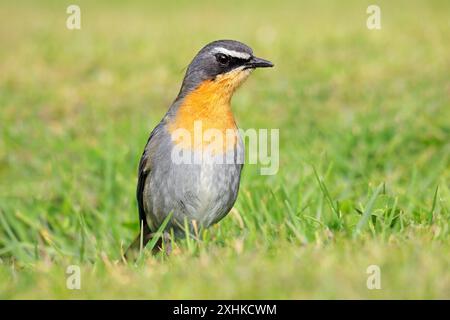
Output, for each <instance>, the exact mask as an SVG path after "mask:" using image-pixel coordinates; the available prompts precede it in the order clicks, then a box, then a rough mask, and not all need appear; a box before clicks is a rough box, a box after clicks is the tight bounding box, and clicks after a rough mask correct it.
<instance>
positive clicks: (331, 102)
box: [0, 0, 450, 299]
mask: <svg viewBox="0 0 450 320" xmlns="http://www.w3.org/2000/svg"><path fill="white" fill-rule="evenodd" d="M155 2H156V1H155ZM72 3H74V2H73V1H39V2H37V1H3V2H1V3H0V43H1V45H0V47H1V48H0V298H2V299H18V298H39V299H47V298H66V299H79V298H82V299H84V298H100V299H102V298H137V299H165V298H193V299H195V298H207V299H209V298H249V299H253V298H254V299H263V298H266V299H301V298H357V299H359V298H376V299H378V298H407V299H412V298H427V299H428V298H446V299H449V298H450V272H449V270H450V241H449V240H450V77H449V74H450V59H449V57H450V24H449V16H448V13H449V12H450V2H449V1H425V0H424V1H395V2H394V1H377V4H378V5H379V6H380V8H381V23H382V24H381V26H382V28H381V30H369V29H368V28H367V27H366V19H367V17H368V14H367V13H366V8H367V6H368V5H369V4H373V2H369V1H344V2H339V4H338V3H335V4H333V3H332V2H327V1H314V2H311V3H310V2H306V1H294V0H292V1H283V2H282V3H281V2H275V1H273V2H270V1H256V0H255V1H249V2H245V3H242V2H241V1H237V0H229V1H226V2H220V3H219V2H218V3H215V4H213V3H211V2H209V1H199V2H193V1H187V0H186V1H181V2H178V1H177V2H176V3H175V2H174V3H172V4H169V3H164V2H163V1H161V3H156V4H154V3H150V2H144V1H131V2H127V3H126V4H125V3H122V2H119V1H100V2H96V3H95V4H94V3H93V2H92V1H76V3H77V4H78V5H79V6H80V8H81V30H68V29H67V28H66V19H67V17H68V14H67V13H66V8H67V6H68V5H70V4H72ZM223 38H225V39H227V38H228V39H236V40H240V41H243V42H245V43H247V44H249V45H250V46H252V47H253V49H254V51H255V53H256V54H257V55H258V56H261V57H264V58H267V59H270V60H271V61H273V62H274V63H275V65H276V66H275V68H273V69H267V70H257V71H256V72H254V73H253V75H252V76H251V78H250V79H249V80H248V81H247V83H246V84H245V85H244V86H243V87H242V88H241V89H240V90H239V91H238V92H237V93H236V95H235V96H234V98H233V109H234V113H235V117H236V120H237V123H238V125H239V126H240V127H241V128H243V129H248V128H256V129H259V128H267V129H271V128H275V129H279V130H280V150H279V156H280V166H279V171H278V173H277V174H275V175H271V176H264V175H260V171H259V169H260V167H261V165H251V164H248V165H246V166H245V168H244V171H243V177H242V180H241V189H240V193H239V197H238V200H237V202H236V204H235V207H234V208H233V210H232V211H231V213H230V214H229V215H228V216H227V217H226V218H225V219H223V220H222V221H221V222H220V223H219V224H217V225H215V226H214V227H212V228H210V229H209V230H207V231H206V232H205V233H203V234H201V235H200V237H199V239H197V240H194V239H184V240H179V241H177V242H176V244H175V247H174V250H173V253H172V254H171V255H170V256H166V255H164V254H160V255H157V256H152V255H151V254H150V253H149V251H148V250H147V251H146V252H145V253H144V255H143V256H141V258H140V259H139V260H138V261H137V263H136V264H128V265H125V264H123V263H121V261H120V257H121V253H122V252H123V250H124V249H125V248H126V246H127V245H128V244H129V243H130V242H131V241H132V239H133V238H134V236H135V235H136V234H137V232H138V213H137V204H136V200H135V186H136V179H137V166H138V161H139V158H140V155H141V153H142V150H143V147H144V145H145V142H146V141H147V138H148V135H149V133H150V132H151V130H152V129H153V127H154V126H155V125H156V124H157V123H158V122H159V120H160V119H161V118H162V116H163V115H164V113H165V112H166V110H167V108H168V107H169V105H170V104H171V102H172V101H173V99H174V98H175V96H176V95H177V93H178V90H179V87H180V83H181V80H182V78H183V74H184V71H185V67H186V66H187V65H188V63H189V62H190V60H191V59H192V57H193V56H194V55H195V53H196V52H197V51H198V50H199V49H200V48H201V47H202V46H203V45H205V44H206V43H208V42H210V41H212V40H215V39H223ZM69 265H77V266H79V267H80V270H81V289H80V290H70V289H68V288H67V286H66V280H67V277H68V275H67V274H66V268H67V267H68V266H69ZM371 265H375V266H378V267H379V270H380V279H381V288H380V289H369V288H368V286H367V279H368V277H369V276H370V274H368V273H367V269H368V267H369V266H371Z"/></svg>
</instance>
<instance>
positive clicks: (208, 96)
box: [169, 70, 250, 151]
mask: <svg viewBox="0 0 450 320" xmlns="http://www.w3.org/2000/svg"><path fill="white" fill-rule="evenodd" d="M249 73H250V72H246V71H245V70H238V71H235V72H229V73H227V74H224V75H220V76H217V77H216V78H215V79H214V80H207V81H204V82H203V83H201V84H200V85H199V86H198V87H197V88H196V89H195V90H193V91H192V92H190V93H189V94H187V95H186V96H185V97H184V99H183V101H182V102H181V104H180V106H179V108H178V110H177V111H176V114H175V117H174V118H173V119H172V121H171V123H169V131H170V132H171V133H172V135H173V133H174V132H177V130H180V129H181V130H186V131H187V132H189V133H190V134H191V136H192V137H194V134H196V131H195V128H196V127H197V128H198V124H199V123H200V124H201V128H202V131H203V132H205V131H208V130H211V129H212V130H216V132H219V131H220V132H221V134H222V135H223V137H225V136H226V135H227V134H228V135H229V133H230V131H236V134H235V136H234V138H233V140H232V144H231V145H229V143H228V144H227V145H226V146H224V148H223V151H226V150H227V149H229V148H231V147H234V146H235V144H236V141H237V127H236V122H235V120H234V116H233V113H232V110H231V104H230V102H231V98H232V96H233V93H234V91H235V90H236V89H237V88H238V87H239V85H240V84H242V82H243V81H244V80H245V79H246V78H247V77H248V75H249ZM178 132H179V131H178ZM193 141H194V139H193V138H192V142H193ZM197 141H198V140H197ZM186 147H187V148H188V147H189V148H192V149H197V148H198V147H199V146H197V145H196V144H195V143H191V144H190V146H187V145H186Z"/></svg>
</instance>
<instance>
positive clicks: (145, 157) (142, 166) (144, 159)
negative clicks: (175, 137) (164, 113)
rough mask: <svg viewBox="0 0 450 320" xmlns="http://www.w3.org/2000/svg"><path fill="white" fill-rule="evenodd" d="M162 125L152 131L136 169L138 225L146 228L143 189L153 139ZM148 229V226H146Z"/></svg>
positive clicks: (149, 169)
mask: <svg viewBox="0 0 450 320" xmlns="http://www.w3.org/2000/svg"><path fill="white" fill-rule="evenodd" d="M162 126H163V123H162V122H160V123H159V124H158V125H157V126H156V127H155V129H153V131H152V133H151V134H150V137H149V138H148V140H147V144H146V145H145V148H144V152H143V153H142V156H141V160H140V162H139V169H138V183H137V188H136V198H137V202H138V208H139V223H143V224H144V226H147V219H146V213H145V209H144V188H145V184H146V180H147V177H148V175H149V173H150V171H151V162H152V159H151V157H152V153H153V152H152V150H153V149H154V143H152V142H153V141H154V140H155V139H154V137H155V136H156V135H157V134H158V132H160V131H161V128H162ZM147 227H148V226H147Z"/></svg>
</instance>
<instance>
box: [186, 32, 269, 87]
mask: <svg viewBox="0 0 450 320" xmlns="http://www.w3.org/2000/svg"><path fill="white" fill-rule="evenodd" d="M267 67H273V64H272V63H271V62H270V61H267V60H264V59H261V58H257V57H255V56H254V55H253V50H252V49H251V48H250V47H249V46H247V45H245V44H243V43H241V42H238V41H234V40H218V41H214V42H211V43H209V44H208V45H206V46H205V47H203V48H202V49H201V50H200V51H199V52H198V54H197V55H196V56H195V57H194V59H193V60H192V62H191V64H190V65H189V67H188V69H187V71H186V75H185V78H184V80H183V87H182V91H189V90H194V89H195V88H196V87H198V86H199V85H200V84H202V83H203V82H204V81H216V80H219V79H224V78H226V77H228V78H229V79H230V81H228V83H230V84H231V85H232V86H233V87H235V88H236V87H238V86H239V85H240V84H241V83H242V82H243V81H244V80H245V79H246V78H247V77H248V75H250V73H251V71H252V70H253V69H255V68H267Z"/></svg>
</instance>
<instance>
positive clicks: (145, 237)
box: [124, 220, 158, 261]
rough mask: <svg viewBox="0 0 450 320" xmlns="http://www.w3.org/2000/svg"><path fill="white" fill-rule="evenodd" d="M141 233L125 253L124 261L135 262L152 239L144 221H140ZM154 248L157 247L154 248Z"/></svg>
mask: <svg viewBox="0 0 450 320" xmlns="http://www.w3.org/2000/svg"><path fill="white" fill-rule="evenodd" d="M140 229H141V232H140V233H139V234H138V235H137V237H136V238H135V239H134V241H133V242H132V243H131V244H130V246H129V247H128V249H127V250H126V251H125V254H124V258H125V260H126V261H135V260H136V259H137V258H138V257H139V254H140V253H141V251H142V250H143V249H144V248H145V246H146V245H147V243H148V242H149V241H150V240H151V239H152V238H153V235H152V233H151V231H150V228H149V227H148V225H147V223H145V221H143V220H142V221H141V228H140ZM155 247H156V248H157V247H158V245H156V246H155Z"/></svg>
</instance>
